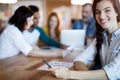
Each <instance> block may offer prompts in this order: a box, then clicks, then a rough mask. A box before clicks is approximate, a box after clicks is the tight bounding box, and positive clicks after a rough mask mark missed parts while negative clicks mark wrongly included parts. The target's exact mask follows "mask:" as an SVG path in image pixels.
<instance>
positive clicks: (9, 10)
mask: <svg viewBox="0 0 120 80" xmlns="http://www.w3.org/2000/svg"><path fill="white" fill-rule="evenodd" d="M85 3H92V0H0V19H1V20H3V21H7V20H8V19H9V17H10V16H11V15H12V14H13V13H14V11H15V10H16V9H17V8H18V7H19V6H21V5H26V6H28V5H36V6H38V7H39V8H40V22H39V25H40V27H43V26H45V25H46V22H47V17H48V15H49V14H50V13H51V12H52V11H55V12H57V13H58V15H59V17H60V21H61V23H60V25H61V26H60V27H61V29H68V28H71V22H72V20H73V19H81V8H82V7H81V6H82V5H83V4H85Z"/></svg>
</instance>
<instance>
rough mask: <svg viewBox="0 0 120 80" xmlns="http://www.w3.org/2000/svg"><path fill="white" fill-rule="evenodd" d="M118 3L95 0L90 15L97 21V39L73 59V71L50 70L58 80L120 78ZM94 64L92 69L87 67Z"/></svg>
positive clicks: (107, 79) (116, 0)
mask: <svg viewBox="0 0 120 80" xmlns="http://www.w3.org/2000/svg"><path fill="white" fill-rule="evenodd" d="M119 7H120V2H119V0H94V2H93V13H94V14H93V15H94V17H95V20H96V28H97V32H96V39H95V40H93V42H92V43H91V44H90V46H89V47H88V48H87V49H86V50H85V51H84V53H82V54H81V55H80V56H78V57H77V58H76V59H75V63H74V66H75V68H77V69H79V70H81V68H84V69H83V70H84V71H73V70H68V69H67V68H58V67H57V68H51V70H52V71H53V74H54V75H55V76H56V77H58V78H64V79H79V80H119V79H120V25H119V22H120V10H119ZM92 61H94V66H92V67H91V70H88V69H87V68H86V65H87V64H89V63H91V62H92Z"/></svg>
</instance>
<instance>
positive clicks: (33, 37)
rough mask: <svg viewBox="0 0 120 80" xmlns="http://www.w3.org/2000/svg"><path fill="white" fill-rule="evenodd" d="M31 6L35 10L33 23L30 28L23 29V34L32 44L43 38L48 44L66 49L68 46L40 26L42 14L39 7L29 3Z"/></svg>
mask: <svg viewBox="0 0 120 80" xmlns="http://www.w3.org/2000/svg"><path fill="white" fill-rule="evenodd" d="M29 8H30V9H31V11H32V12H33V16H34V17H33V24H32V26H31V27H30V29H29V30H24V31H23V36H24V38H25V40H26V41H28V42H29V43H30V44H32V45H35V44H36V43H37V41H38V40H42V41H43V42H44V43H45V44H47V45H48V46H53V47H58V48H62V49H64V48H65V47H66V46H65V45H63V44H61V43H59V42H57V41H55V40H54V39H52V38H50V37H49V36H48V35H47V34H46V33H45V32H44V31H43V29H42V28H40V27H39V26H38V23H39V19H40V14H39V8H38V7H37V6H34V5H29Z"/></svg>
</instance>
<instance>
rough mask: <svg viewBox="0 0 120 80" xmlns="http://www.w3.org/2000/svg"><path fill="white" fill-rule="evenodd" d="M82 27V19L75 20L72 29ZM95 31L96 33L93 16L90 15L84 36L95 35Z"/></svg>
mask: <svg viewBox="0 0 120 80" xmlns="http://www.w3.org/2000/svg"><path fill="white" fill-rule="evenodd" d="M83 28H84V22H83V21H82V20H76V21H75V22H74V23H73V29H83ZM95 33H96V26H95V21H94V18H93V17H92V18H91V19H90V21H89V23H88V26H87V29H86V36H89V35H95Z"/></svg>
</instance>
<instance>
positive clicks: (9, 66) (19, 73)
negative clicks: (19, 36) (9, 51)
mask: <svg viewBox="0 0 120 80" xmlns="http://www.w3.org/2000/svg"><path fill="white" fill-rule="evenodd" d="M44 59H46V60H47V61H48V62H49V61H52V60H58V61H66V60H65V59H63V58H44ZM43 64H44V63H43V62H42V58H35V57H26V56H25V55H23V54H19V55H17V56H14V57H11V58H7V59H4V60H0V80H64V79H58V78H56V77H55V76H54V75H53V74H52V73H51V72H49V71H42V70H37V68H38V67H40V66H41V65H43Z"/></svg>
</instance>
